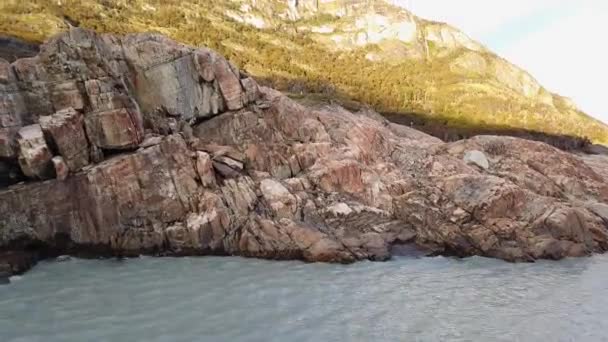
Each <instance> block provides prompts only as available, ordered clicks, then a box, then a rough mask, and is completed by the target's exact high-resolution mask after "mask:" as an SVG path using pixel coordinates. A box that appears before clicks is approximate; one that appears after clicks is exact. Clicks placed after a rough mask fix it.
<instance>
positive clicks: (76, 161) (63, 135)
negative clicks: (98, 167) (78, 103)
mask: <svg viewBox="0 0 608 342" xmlns="http://www.w3.org/2000/svg"><path fill="white" fill-rule="evenodd" d="M40 126H41V127H42V131H43V132H44V133H45V134H46V136H47V137H49V140H51V141H52V142H53V143H54V144H55V146H56V148H57V151H58V152H59V154H60V155H61V156H62V157H63V159H64V160H65V163H66V164H67V166H68V168H69V169H70V171H72V172H76V171H78V170H80V169H82V168H83V167H85V166H87V165H88V164H89V141H88V140H87V137H86V133H85V131H84V118H83V116H82V114H80V113H78V112H77V111H75V110H74V109H73V108H68V109H65V110H62V111H59V112H57V113H55V114H53V115H50V116H42V117H40Z"/></svg>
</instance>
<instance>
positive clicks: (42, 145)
mask: <svg viewBox="0 0 608 342" xmlns="http://www.w3.org/2000/svg"><path fill="white" fill-rule="evenodd" d="M17 146H18V151H19V152H18V160H19V165H20V166H21V171H23V174H25V175H26V176H28V177H31V178H38V179H44V178H48V177H49V176H50V174H51V173H50V170H51V159H52V158H53V155H52V154H51V151H50V149H49V147H48V146H47V144H46V141H45V140H44V134H43V132H42V129H41V128H40V125H38V124H36V125H30V126H25V127H23V128H21V129H20V130H19V132H18V133H17Z"/></svg>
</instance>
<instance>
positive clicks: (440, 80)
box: [0, 0, 608, 143]
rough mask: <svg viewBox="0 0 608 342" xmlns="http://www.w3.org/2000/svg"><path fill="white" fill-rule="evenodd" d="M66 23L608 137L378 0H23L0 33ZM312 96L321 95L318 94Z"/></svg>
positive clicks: (265, 78)
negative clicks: (154, 35) (151, 36)
mask: <svg viewBox="0 0 608 342" xmlns="http://www.w3.org/2000/svg"><path fill="white" fill-rule="evenodd" d="M70 25H73V26H80V27H85V28H92V29H95V30H97V31H101V32H112V33H129V32H145V31H155V32H160V33H163V34H166V35H168V36H170V37H172V38H174V39H176V40H178V41H181V42H184V43H187V44H191V45H195V46H208V47H211V48H213V49H215V50H217V51H219V52H220V53H222V54H224V55H225V56H227V57H228V58H229V59H230V60H231V61H232V62H233V63H235V64H236V65H238V66H239V67H241V68H243V69H245V70H247V72H249V73H250V74H252V75H253V76H255V77H256V78H257V79H258V80H260V81H261V82H262V83H267V84H269V85H272V86H274V87H275V88H278V89H281V90H283V91H286V92H289V93H292V94H293V96H294V97H302V96H308V95H307V94H311V93H313V94H320V97H322V98H323V97H331V98H337V99H339V100H342V101H347V100H355V101H358V102H362V103H367V104H370V105H372V106H373V107H374V108H375V109H377V110H378V111H381V112H391V113H417V114H421V115H422V116H423V118H424V120H427V121H431V122H437V123H441V124H442V125H447V126H452V127H464V128H478V127H484V128H486V129H488V128H490V129H525V130H531V131H541V132H545V133H549V134H558V135H574V136H579V137H588V138H590V139H592V140H593V141H595V142H601V143H608V129H607V127H606V126H605V125H603V124H602V123H600V122H599V121H597V120H595V119H593V118H591V117H590V116H588V115H586V114H585V113H583V112H581V111H580V110H579V109H577V108H576V106H575V105H573V104H572V103H571V102H570V101H569V100H568V99H566V98H563V97H561V96H559V95H556V94H552V93H550V92H549V91H547V90H546V89H545V88H543V87H542V86H541V85H540V84H539V83H538V82H537V81H536V80H535V79H534V78H533V77H532V76H531V75H529V74H528V73H526V72H525V71H523V70H521V69H519V68H518V67H516V66H514V65H512V64H510V63H509V62H508V61H506V60H504V59H502V58H500V57H499V56H497V55H496V54H494V53H492V52H491V51H489V50H488V49H486V48H485V47H484V46H482V45H481V44H479V43H477V42H475V41H474V40H472V39H470V38H469V37H467V36H466V35H464V34H463V33H462V32H460V31H459V30H457V29H456V28H453V27H451V26H449V25H446V24H442V23H436V22H431V21H427V20H424V19H421V18H418V17H416V16H415V15H414V14H412V13H409V12H407V11H406V10H403V9H401V8H397V7H394V6H392V5H390V4H388V3H386V2H385V1H383V0H354V1H337V0H299V1H298V0H288V1H278V0H220V1H212V2H211V1H205V0H187V1H178V0H163V1H159V0H135V1H125V0H97V1H95V0H78V1H74V0H53V1H47V0H26V1H13V0H9V1H4V2H2V4H0V33H3V34H7V35H11V36H15V37H18V38H23V39H25V40H28V41H32V42H41V41H43V40H44V39H46V38H47V37H49V36H50V35H53V34H56V33H58V32H61V31H64V30H66V29H67V28H68V27H69V26H70ZM316 96H317V97H318V96H319V95H316Z"/></svg>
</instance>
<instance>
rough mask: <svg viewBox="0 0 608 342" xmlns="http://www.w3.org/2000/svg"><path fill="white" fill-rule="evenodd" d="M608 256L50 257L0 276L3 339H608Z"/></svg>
mask: <svg viewBox="0 0 608 342" xmlns="http://www.w3.org/2000/svg"><path fill="white" fill-rule="evenodd" d="M607 276H608V257H606V256H596V257H593V258H587V259H569V260H564V261H561V262H550V261H541V262H537V263H534V264H510V263H505V262H502V261H498V260H490V259H484V258H469V259H465V260H457V259H450V258H442V257H434V258H419V259H416V258H396V259H395V260H392V261H389V262H386V263H372V262H361V263H356V264H353V265H346V266H345V265H328V264H305V263H301V262H272V261H262V260H251V259H241V258H214V257H210V258H148V257H144V258H136V259H128V260H124V261H114V260H81V259H69V260H67V261H64V262H43V263H41V264H40V265H39V266H37V267H36V268H34V269H33V270H32V271H31V272H28V273H26V274H25V275H24V276H21V277H12V278H11V283H10V284H9V285H5V286H0V335H1V337H2V338H1V340H2V341H97V340H108V341H132V340H146V341H193V340H206V341H241V340H242V341H286V340H288V341H345V340H348V341H369V340H374V341H397V340H408V341H409V340H419V341H437V340H442V341H471V340H472V341H487V340H493V341H513V340H519V341H537V340H555V341H569V340H577V341H581V340H582V341H584V340H589V341H602V340H608V329H607V328H608V318H607V317H608V282H606V281H605V279H608V277H607Z"/></svg>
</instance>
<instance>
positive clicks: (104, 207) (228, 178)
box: [0, 29, 608, 274]
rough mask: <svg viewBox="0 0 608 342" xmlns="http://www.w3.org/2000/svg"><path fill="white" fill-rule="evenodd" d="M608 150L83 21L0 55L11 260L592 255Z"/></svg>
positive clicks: (5, 255) (599, 228)
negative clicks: (264, 80)
mask: <svg viewBox="0 0 608 342" xmlns="http://www.w3.org/2000/svg"><path fill="white" fill-rule="evenodd" d="M604 158H605V157H604V156H594V157H593V158H589V157H585V156H576V155H573V154H568V153H565V152H562V151H559V150H557V149H555V148H552V147H550V146H548V145H545V144H542V143H536V142H531V141H525V140H520V139H515V138H507V137H494V136H479V137H475V138H473V139H469V140H464V141H458V142H454V143H450V144H446V143H443V142H442V141H440V140H438V139H436V138H433V137H430V136H427V135H425V134H423V133H421V132H417V131H415V130H412V129H410V128H408V127H405V126H400V125H396V124H391V123H389V122H387V121H386V120H384V119H382V118H381V117H379V115H377V114H376V113H373V112H371V111H361V112H358V113H352V112H349V111H347V110H345V109H343V108H340V107H338V106H327V107H322V108H314V109H313V108H308V107H304V106H301V105H299V104H297V103H295V102H293V101H291V100H290V99H288V98H287V97H285V96H283V95H282V94H280V93H278V92H276V91H274V90H272V89H269V88H263V87H258V85H257V83H256V82H255V81H254V80H253V79H252V78H250V77H249V76H247V75H246V74H245V73H243V72H241V71H239V70H238V69H237V68H236V67H234V66H233V65H231V64H230V63H229V62H228V61H226V60H225V59H224V58H222V57H221V56H219V55H217V54H216V53H215V52H213V51H210V50H207V49H194V48H191V47H187V46H184V45H181V44H178V43H176V42H173V41H171V40H169V39H167V38H165V37H162V36H158V35H150V34H136V35H128V36H124V37H118V36H111V35H98V34H96V33H94V32H91V31H86V30H82V29H73V30H71V31H69V32H67V33H65V34H61V35H59V36H57V37H54V38H53V39H51V40H50V41H49V42H47V43H46V44H44V45H43V46H42V47H41V51H40V53H39V54H38V55H37V56H36V57H32V58H23V59H19V60H17V61H15V62H13V63H8V62H4V61H0V180H1V181H2V183H3V184H6V185H10V186H5V187H4V189H2V190H0V273H4V274H12V273H19V272H23V271H25V270H26V269H27V268H28V267H30V266H31V265H32V264H33V263H34V262H35V260H36V259H37V258H39V257H47V256H54V255H55V256H56V255H60V254H77V255H102V256H111V255H114V256H136V255H139V254H151V255H242V256H247V257H260V258H268V259H301V260H305V261H321V262H339V263H348V262H353V261H356V260H362V259H369V260H386V259H388V258H390V257H391V253H395V252H394V251H398V250H408V251H409V250H411V248H409V247H405V248H404V247H402V246H407V245H408V244H409V245H411V246H417V247H420V248H421V249H422V250H424V251H425V253H432V254H445V255H455V256H460V257H465V256H471V255H482V256H488V257H494V258H501V259H505V260H509V261H531V260H535V259H539V258H549V259H559V258H563V257H570V256H584V255H588V254H590V253H599V252H604V251H606V250H607V249H608V230H607V227H608V205H606V204H605V203H608V182H607V180H606V179H605V178H604V175H605V171H604V170H605V168H606V167H608V159H604ZM393 247H395V248H393ZM408 253H409V252H408Z"/></svg>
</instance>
